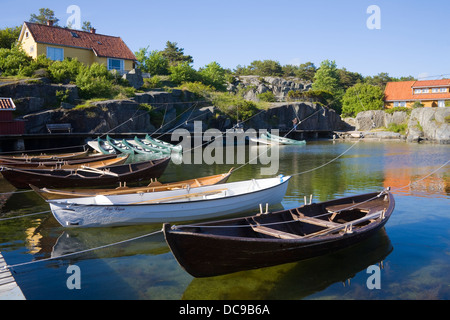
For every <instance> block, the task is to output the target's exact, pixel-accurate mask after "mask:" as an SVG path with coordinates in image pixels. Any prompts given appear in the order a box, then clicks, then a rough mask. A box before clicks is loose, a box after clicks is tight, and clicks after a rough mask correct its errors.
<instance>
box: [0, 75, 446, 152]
mask: <svg viewBox="0 0 450 320" xmlns="http://www.w3.org/2000/svg"><path fill="white" fill-rule="evenodd" d="M238 86H239V87H240V88H244V89H245V90H246V99H248V100H257V99H258V94H260V93H264V92H267V91H271V92H273V93H274V95H275V96H276V97H277V100H278V101H280V100H281V101H280V102H273V103H271V104H270V107H269V108H267V109H266V110H262V111H261V112H259V113H257V114H256V115H254V116H253V117H252V118H251V119H250V120H249V121H247V122H245V123H244V125H245V128H253V129H255V130H258V129H268V130H270V129H278V130H280V131H284V132H286V131H289V130H291V129H292V128H293V120H294V119H297V120H298V125H297V130H305V131H329V132H334V133H335V134H334V137H333V138H334V139H355V138H357V139H359V138H361V137H363V138H364V139H371V140H373V139H377V140H385V139H388V140H392V139H397V140H405V141H408V142H419V141H432V142H437V143H442V144H449V143H450V123H449V118H450V108H417V109H413V110H412V111H411V112H405V111H397V112H393V113H387V112H385V111H382V110H377V111H365V112H361V113H359V114H358V115H357V117H355V118H346V119H341V117H340V116H339V115H338V114H337V113H336V112H335V111H334V110H332V109H330V108H327V107H324V106H321V105H319V104H316V103H313V102H284V101H282V100H285V98H286V96H287V93H288V92H289V91H291V90H300V91H303V90H308V89H309V88H310V84H308V83H301V82H298V81H295V79H293V80H289V81H288V80H284V79H281V78H280V79H278V78H271V77H266V78H258V77H244V78H242V79H239V81H236V82H235V83H234V84H233V85H230V88H229V89H230V91H233V90H234V91H235V90H237V88H238ZM0 96H3V97H11V98H13V100H14V102H15V104H16V106H17V111H16V118H18V119H23V120H25V121H26V130H27V131H26V133H27V134H40V133H46V132H47V130H46V125H47V124H50V123H70V124H71V126H72V128H73V132H78V133H92V134H97V133H105V132H111V133H127V132H153V131H155V130H158V129H159V128H160V127H159V124H157V123H156V122H158V121H156V118H159V121H161V120H162V123H164V131H170V130H172V129H174V128H185V129H188V130H191V129H193V120H196V121H202V123H203V129H205V130H206V129H208V128H216V129H219V130H222V131H224V130H226V129H229V128H232V127H233V125H235V123H234V120H232V119H231V118H229V117H226V116H225V115H224V114H223V113H221V112H220V110H219V109H218V108H217V107H215V106H213V105H211V104H210V103H208V102H206V101H200V102H198V101H197V100H199V98H198V97H196V96H195V94H193V93H191V92H189V91H185V90H178V89H172V90H170V92H166V91H163V90H152V91H148V92H140V93H136V94H135V96H134V97H131V98H128V99H120V100H104V101H92V102H90V103H89V104H88V105H84V106H83V107H82V108H80V107H79V104H80V100H79V97H78V89H77V87H76V86H74V85H56V84H50V83H45V81H44V82H43V81H36V82H31V83H27V82H22V81H21V82H17V83H13V84H7V85H2V86H0ZM77 106H78V107H77ZM143 106H154V109H153V111H149V110H148V109H146V108H145V107H143ZM391 125H397V126H399V127H401V128H404V132H392V131H388V130H387V129H386V128H389V127H390V126H391ZM330 138H332V136H330Z"/></svg>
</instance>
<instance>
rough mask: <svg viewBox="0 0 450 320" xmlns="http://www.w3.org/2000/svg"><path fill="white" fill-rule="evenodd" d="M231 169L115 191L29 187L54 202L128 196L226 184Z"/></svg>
mask: <svg viewBox="0 0 450 320" xmlns="http://www.w3.org/2000/svg"><path fill="white" fill-rule="evenodd" d="M232 170H233V169H231V170H230V171H229V172H227V173H222V174H217V175H213V176H208V177H200V178H196V179H190V180H184V181H178V182H171V183H164V184H163V183H161V182H159V181H157V180H155V181H153V180H152V181H151V183H150V184H149V185H148V186H145V187H127V186H126V185H125V186H121V187H118V188H115V189H76V190H56V189H48V188H42V189H39V188H37V187H35V186H33V185H31V186H30V187H31V188H32V189H33V190H34V191H35V192H36V193H37V194H39V195H40V196H41V197H42V198H43V199H44V200H55V199H70V198H81V197H95V196H98V195H105V196H106V195H118V194H129V193H142V192H159V191H169V190H176V189H183V188H184V189H185V188H196V187H201V186H210V185H215V184H221V183H226V182H227V181H228V179H229V177H230V176H231V173H232V172H233V171H232Z"/></svg>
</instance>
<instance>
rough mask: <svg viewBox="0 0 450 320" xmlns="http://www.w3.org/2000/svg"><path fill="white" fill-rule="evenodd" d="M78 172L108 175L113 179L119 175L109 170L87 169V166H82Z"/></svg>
mask: <svg viewBox="0 0 450 320" xmlns="http://www.w3.org/2000/svg"><path fill="white" fill-rule="evenodd" d="M77 170H78V171H84V172H90V173H98V174H106V175H110V176H113V177H118V176H119V175H118V174H117V173H114V172H111V171H108V170H100V169H97V168H92V167H87V166H81V169H77Z"/></svg>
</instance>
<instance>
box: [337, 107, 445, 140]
mask: <svg viewBox="0 0 450 320" xmlns="http://www.w3.org/2000/svg"><path fill="white" fill-rule="evenodd" d="M449 119H450V108H416V109H412V110H411V111H410V112H406V111H395V112H393V113H388V112H385V111H383V110H370V111H365V112H360V113H359V114H358V115H357V117H356V118H346V119H344V121H345V122H346V123H348V124H349V126H352V128H353V130H349V131H347V132H346V133H345V134H342V135H339V136H340V137H341V138H347V139H348V138H358V137H363V138H364V139H366V138H367V139H379V140H380V139H400V140H406V141H407V142H421V141H430V142H436V143H440V144H450V120H449ZM391 126H394V127H395V126H396V128H399V130H400V129H401V128H404V132H392V131H387V130H386V128H389V127H391ZM383 129H384V130H383Z"/></svg>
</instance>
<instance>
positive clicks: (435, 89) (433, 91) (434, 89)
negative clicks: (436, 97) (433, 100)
mask: <svg viewBox="0 0 450 320" xmlns="http://www.w3.org/2000/svg"><path fill="white" fill-rule="evenodd" d="M431 92H432V93H437V92H439V89H438V88H433V89H431Z"/></svg>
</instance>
